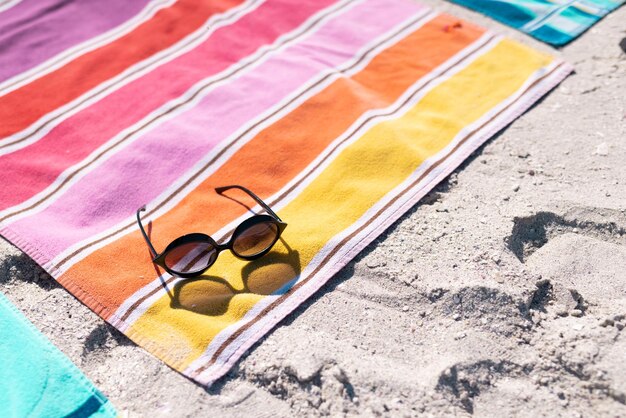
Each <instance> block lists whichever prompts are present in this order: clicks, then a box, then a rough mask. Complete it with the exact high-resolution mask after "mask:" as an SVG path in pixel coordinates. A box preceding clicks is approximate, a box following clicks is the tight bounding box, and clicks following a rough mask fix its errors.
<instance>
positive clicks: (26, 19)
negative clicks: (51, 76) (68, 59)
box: [0, 0, 148, 82]
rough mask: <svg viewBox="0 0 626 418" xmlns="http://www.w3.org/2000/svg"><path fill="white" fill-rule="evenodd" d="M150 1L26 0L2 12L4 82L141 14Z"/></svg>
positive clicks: (0, 32)
mask: <svg viewBox="0 0 626 418" xmlns="http://www.w3.org/2000/svg"><path fill="white" fill-rule="evenodd" d="M147 3H148V0H106V1H103V0H81V1H63V0H23V1H21V2H20V3H18V4H16V5H15V6H13V7H11V8H10V9H8V10H6V11H4V12H2V13H0V82H2V81H5V80H7V79H9V78H11V77H13V76H15V75H18V74H20V73H22V72H24V71H27V70H29V69H31V68H33V67H36V66H37V65H39V64H41V63H42V62H44V61H46V60H48V59H50V58H52V57H53V56H55V55H57V54H59V53H61V52H63V51H65V50H66V49H68V48H70V47H72V46H74V45H77V44H79V43H81V42H84V41H86V40H88V39H91V38H93V37H95V36H98V35H100V34H102V33H104V32H106V31H108V30H111V29H113V28H115V27H116V26H119V25H121V24H123V23H124V22H126V21H127V20H129V19H131V18H132V17H133V16H135V15H137V14H138V13H139V12H140V11H141V10H142V9H143V8H144V7H145V6H146V4H147Z"/></svg>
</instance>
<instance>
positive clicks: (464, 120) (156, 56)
mask: <svg viewBox="0 0 626 418" xmlns="http://www.w3.org/2000/svg"><path fill="white" fill-rule="evenodd" d="M183 5H186V6H185V7H183ZM14 7H20V5H19V3H18V4H17V5H16V6H14ZM174 10H176V11H175V12H174ZM164 22H168V23H167V24H166V23H164ZM166 27H167V28H169V30H166V29H165V28H166ZM146 28H147V29H146ZM175 34H176V35H175ZM570 71H571V68H570V66H569V65H567V64H565V63H564V62H562V61H560V60H558V59H555V58H553V57H551V56H549V55H545V54H543V53H539V52H537V51H535V50H533V49H530V48H528V47H525V46H523V45H520V44H518V43H516V42H514V41H511V40H509V39H505V38H502V37H500V36H498V35H496V34H493V33H491V32H489V31H486V30H485V29H483V28H480V27H478V26H475V25H473V24H471V23H468V22H464V21H461V20H459V19H457V18H455V17H453V16H449V15H445V14H437V13H433V12H431V11H430V10H429V9H428V8H426V7H424V6H421V5H419V4H417V3H414V2H413V1H409V0H359V1H337V0H301V1H299V2H293V1H291V0H264V1H261V0H254V1H253V0H251V1H246V2H237V1H229V2H227V1H225V0H221V1H206V0H205V1H198V0H194V1H193V2H191V3H188V2H186V1H184V0H180V1H178V2H176V3H174V4H172V5H171V6H169V7H167V8H164V9H162V10H161V11H159V12H158V13H156V14H155V15H154V17H153V18H152V19H149V20H147V21H146V22H144V23H143V24H142V25H140V26H138V27H137V28H135V29H134V30H133V31H131V32H129V33H128V34H127V35H125V37H121V38H117V39H115V40H112V41H111V42H110V43H108V44H106V45H103V46H101V47H99V48H97V49H95V50H93V51H91V52H90V53H87V54H84V55H80V56H77V57H76V58H75V59H73V60H72V61H70V62H68V63H67V64H65V65H63V66H62V67H60V68H58V69H55V70H53V71H49V72H46V71H45V72H44V73H42V74H40V75H39V76H38V77H37V78H36V79H33V80H32V81H30V82H29V83H28V84H25V85H24V86H22V87H20V88H18V89H14V90H12V91H10V92H9V93H6V94H4V95H3V96H1V97H0V120H2V121H3V124H2V125H1V126H0V131H1V135H2V136H1V137H3V138H4V139H3V140H0V167H1V169H2V175H3V178H4V186H3V187H2V188H0V233H2V235H4V236H5V237H6V238H7V239H9V240H11V241H12V242H13V243H14V244H15V245H17V246H18V247H20V248H21V249H22V250H24V251H25V252H26V253H28V254H29V255H30V256H31V257H32V258H34V259H35V260H36V261H37V262H38V263H40V264H41V265H42V266H43V267H44V268H45V269H46V270H47V271H48V272H49V273H50V274H52V275H53V276H54V277H55V278H56V279H57V280H58V281H59V282H60V283H61V284H62V285H63V286H65V287H66V288H67V289H68V290H69V291H70V292H72V293H73V294H74V295H76V297H78V298H79V299H80V300H81V301H82V302H83V303H85V304H86V305H88V306H89V307H90V308H91V309H93V310H94V311H95V312H97V313H98V314H99V315H101V316H102V317H103V318H104V319H106V320H107V321H109V322H110V323H111V324H113V325H114V326H116V327H117V328H118V329H120V330H121V331H122V332H124V333H125V334H126V335H128V336H129V337H130V338H131V339H133V340H134V341H136V342H137V343H138V344H140V345H142V346H143V347H145V348H146V349H147V350H149V351H150V352H152V353H153V354H154V355H156V356H158V357H159V358H161V359H163V360H164V361H165V362H167V363H168V364H169V365H170V366H171V367H173V368H175V369H176V370H179V371H181V372H182V373H184V374H185V375H187V376H189V377H191V378H192V379H195V380H196V381H198V382H201V383H204V384H211V383H212V382H214V381H215V380H216V379H217V378H219V377H220V376H222V375H224V374H225V373H226V372H227V371H228V369H229V368H230V367H231V366H232V365H233V363H234V362H235V361H237V359H238V358H240V357H241V356H242V354H243V353H244V352H245V351H246V350H247V349H248V348H250V347H251V346H252V345H253V344H254V343H255V342H256V341H258V340H259V339H260V338H261V337H262V336H263V335H264V334H266V333H267V332H268V331H269V330H270V329H271V328H272V327H274V326H275V325H276V324H277V323H278V322H279V321H280V320H281V319H282V318H284V317H285V316H286V315H288V314H289V313H290V312H291V311H292V310H294V309H295V308H296V307H297V306H298V305H299V304H301V303H302V302H303V301H304V300H305V299H306V298H308V297H309V296H311V295H312V294H313V293H315V291H316V290H317V289H319V288H320V287H321V286H322V285H323V284H324V283H325V282H326V281H328V280H329V279H330V278H331V277H332V276H333V274H335V273H336V272H337V271H338V270H339V269H341V268H342V267H343V266H345V265H346V263H348V262H349V261H350V260H351V259H352V258H353V257H354V256H355V255H356V254H358V253H359V251H361V250H362V249H363V248H364V247H365V246H366V245H368V244H369V243H370V242H372V240H373V239H374V238H376V236H378V235H379V234H380V233H382V231H384V230H385V228H387V227H388V226H389V225H391V223H392V222H394V221H395V220H397V219H398V218H399V217H400V216H401V215H402V214H403V213H404V212H405V211H407V210H408V209H409V208H410V207H412V206H413V205H415V204H416V203H417V202H418V201H419V200H420V199H421V198H422V197H423V196H424V195H425V194H426V193H428V191H429V190H431V189H432V188H433V187H434V186H435V185H436V184H437V183H438V182H440V181H441V180H442V179H444V178H445V177H446V176H447V175H449V174H450V173H451V172H452V171H453V170H454V169H455V168H456V167H457V166H458V165H459V164H460V163H461V162H462V161H463V160H464V159H465V158H466V157H467V156H468V155H470V154H471V153H472V152H473V151H474V150H476V149H477V148H478V147H479V146H480V145H481V144H483V143H484V142H485V141H486V140H487V139H488V138H490V137H491V136H492V135H494V134H495V133H496V132H498V130H500V129H502V128H503V127H505V126H506V125H507V124H509V123H510V122H511V121H513V120H514V119H515V118H517V117H518V116H519V115H521V114H522V113H523V112H524V111H525V110H526V109H528V108H529V107H530V106H531V105H532V104H533V103H535V102H536V101H537V100H538V99H539V98H540V97H542V96H543V95H544V94H545V93H546V92H548V91H549V90H550V89H552V88H553V87H554V86H555V85H556V84H558V83H559V82H560V81H561V80H562V79H563V78H564V77H566V76H567V74H569V72H570ZM0 88H1V86H0ZM230 184H241V185H243V186H246V187H248V188H250V189H251V190H253V191H254V192H255V193H257V194H258V195H259V196H260V197H261V198H263V199H265V200H266V201H267V202H268V203H269V204H270V205H272V206H273V208H274V209H275V210H276V211H277V212H278V214H279V216H280V217H281V218H282V219H283V220H285V221H286V222H287V223H288V224H289V226H288V227H287V229H286V230H285V233H284V234H283V238H284V240H283V241H281V242H278V243H277V245H276V246H275V247H274V250H273V251H272V252H271V253H270V254H268V255H267V256H265V257H263V258H261V259H259V260H257V261H254V262H244V261H241V260H239V259H236V258H235V257H234V256H233V255H232V254H231V253H229V252H223V253H221V254H220V256H219V259H218V260H217V262H216V264H215V265H214V266H212V267H211V269H209V270H208V271H207V273H206V276H204V277H202V278H200V279H194V280H181V279H178V278H175V277H171V276H170V275H168V274H166V273H164V272H162V271H160V270H157V269H155V267H154V265H153V264H152V262H151V259H150V255H149V253H148V248H147V246H146V243H145V242H144V240H143V238H142V236H141V234H140V232H139V229H138V226H137V223H136V220H135V211H136V210H137V208H139V207H140V206H142V205H143V204H146V205H147V211H146V212H144V213H143V217H144V219H145V222H146V223H150V222H151V225H149V227H148V229H149V234H150V235H151V237H152V240H153V241H154V243H155V246H156V247H157V249H158V250H159V251H162V250H163V249H164V248H165V247H166V245H167V244H168V243H169V242H171V241H172V240H173V239H175V238H177V237H178V236H180V235H183V234H185V233H190V232H203V233H206V234H209V235H211V236H213V237H215V238H216V239H218V238H219V239H221V238H222V237H228V236H229V233H230V231H231V230H232V229H233V227H234V226H236V225H238V224H239V223H240V222H241V221H242V220H243V219H245V218H247V217H248V216H249V211H248V210H247V208H246V207H245V205H251V210H253V211H257V210H258V209H259V208H258V207H256V206H254V202H252V201H251V199H249V198H248V197H247V196H246V195H244V194H243V193H241V192H237V191H236V190H231V191H229V192H227V195H228V197H230V199H229V198H226V197H224V196H220V195H218V194H217V193H216V192H215V190H214V188H215V187H219V186H225V185H230Z"/></svg>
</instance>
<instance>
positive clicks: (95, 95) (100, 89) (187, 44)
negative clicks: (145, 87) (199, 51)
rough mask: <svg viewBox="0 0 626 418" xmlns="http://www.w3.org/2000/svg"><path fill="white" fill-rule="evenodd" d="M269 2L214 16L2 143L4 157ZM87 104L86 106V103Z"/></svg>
mask: <svg viewBox="0 0 626 418" xmlns="http://www.w3.org/2000/svg"><path fill="white" fill-rule="evenodd" d="M263 1H265V0H247V1H246V2H244V3H242V4H240V5H239V6H237V7H234V8H232V9H229V10H228V11H226V12H225V13H222V14H216V15H213V16H211V17H210V18H209V19H208V20H207V21H206V22H205V23H204V25H202V27H201V28H200V29H198V30H197V31H196V32H193V33H192V34H190V35H188V36H187V37H185V38H184V39H182V40H180V41H179V42H177V43H176V44H174V45H172V46H170V47H169V48H167V49H163V50H161V51H159V52H157V53H156V54H154V55H152V56H151V57H149V58H147V59H145V60H143V61H140V62H138V63H136V64H135V65H133V66H131V67H128V68H127V69H126V70H124V71H123V72H121V73H120V74H118V75H117V76H115V77H112V78H110V79H108V80H106V81H104V82H103V83H101V84H100V85H98V86H97V87H94V88H93V89H91V90H89V91H87V92H85V93H84V94H83V95H81V96H80V97H78V98H76V99H74V100H72V101H71V102H69V103H67V104H65V105H63V106H61V107H58V108H56V109H55V110H54V111H52V112H50V113H47V114H46V115H44V116H43V117H42V118H41V119H39V120H37V121H36V122H34V123H33V124H32V125H30V126H29V127H28V128H26V129H24V130H22V131H20V132H18V133H15V134H13V135H10V136H8V137H5V138H4V139H3V140H2V142H0V147H2V148H0V156H2V155H5V154H9V153H11V152H15V151H17V150H18V149H21V148H24V147H26V146H28V145H31V144H33V143H35V142H37V141H38V140H40V139H41V138H43V137H44V136H46V135H47V134H48V133H49V132H50V131H51V130H52V129H53V128H54V127H56V126H58V125H59V124H60V123H62V122H63V121H64V120H66V119H68V118H70V117H71V116H73V115H75V114H77V113H78V112H80V111H81V110H83V109H85V108H87V107H89V106H91V105H92V104H94V103H95V102H97V101H99V100H100V99H102V98H103V97H105V96H107V95H109V94H110V93H112V92H113V91H115V90H118V89H120V88H121V87H123V86H125V85H127V84H129V83H131V82H133V81H134V80H136V79H138V78H141V77H143V76H144V75H146V74H147V73H149V72H151V71H153V70H154V69H155V68H157V67H159V66H161V65H163V64H165V63H167V62H169V61H172V60H174V59H175V58H177V57H179V56H181V55H183V54H185V53H187V52H189V51H191V50H193V49H195V48H196V47H197V46H198V45H200V44H202V43H203V42H204V41H206V40H207V39H208V38H209V36H210V35H211V34H212V33H213V32H215V31H216V30H217V29H219V28H221V27H224V26H228V25H230V24H232V23H234V22H236V21H237V20H238V19H240V18H241V17H243V16H245V15H246V14H248V13H251V12H252V11H254V10H256V9H257V8H258V7H259V6H260V5H261V4H262V3H263ZM83 101H84V103H83Z"/></svg>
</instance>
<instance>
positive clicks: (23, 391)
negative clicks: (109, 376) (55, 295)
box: [0, 293, 117, 418]
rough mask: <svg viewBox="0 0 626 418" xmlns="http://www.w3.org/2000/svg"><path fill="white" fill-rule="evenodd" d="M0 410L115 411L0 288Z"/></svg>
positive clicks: (19, 413)
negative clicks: (0, 360)
mask: <svg viewBox="0 0 626 418" xmlns="http://www.w3.org/2000/svg"><path fill="white" fill-rule="evenodd" d="M0 358H2V368H1V369H0V381H1V382H2V384H1V385H0V415H1V416H3V417H16V418H17V417H98V418H107V417H115V416H117V414H116V412H115V410H114V409H113V407H112V406H111V404H110V403H109V401H108V400H107V399H106V398H105V397H104V395H102V393H100V391H98V389H96V388H95V386H94V385H93V384H92V383H91V382H90V381H89V380H88V379H87V378H86V377H85V375H83V374H82V373H81V372H80V370H78V368H77V367H76V366H74V364H72V362H71V361H70V360H69V359H68V358H67V357H65V355H63V353H61V352H60V351H59V350H58V349H57V348H56V347H55V346H53V345H52V344H51V343H50V341H48V340H47V339H46V338H45V337H44V336H43V335H41V333H40V332H39V331H37V329H36V328H35V327H34V326H33V324H31V323H30V322H29V321H28V319H26V318H25V317H24V315H22V313H21V312H19V311H18V310H17V308H16V307H15V306H13V305H12V304H11V302H9V301H8V300H7V298H6V297H5V296H4V295H3V294H2V293H0Z"/></svg>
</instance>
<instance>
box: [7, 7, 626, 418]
mask: <svg viewBox="0 0 626 418" xmlns="http://www.w3.org/2000/svg"><path fill="white" fill-rule="evenodd" d="M428 3H430V4H431V5H434V6H435V7H437V8H438V9H439V10H442V9H443V10H446V11H450V12H452V13H454V14H456V15H458V16H461V17H464V18H467V19H469V20H472V21H474V22H477V23H480V24H482V25H483V26H487V27H490V28H494V29H497V30H499V31H501V32H504V33H506V34H508V35H510V36H512V37H514V38H516V39H519V40H522V41H523V42H524V43H526V44H530V45H533V46H535V47H537V48H539V49H541V50H544V51H553V53H556V54H559V55H561V56H563V57H564V58H565V59H566V60H568V61H569V62H570V63H572V64H573V65H574V66H575V68H576V73H575V74H573V75H572V76H570V77H569V78H568V79H567V80H565V82H564V83H562V84H561V86H560V87H558V88H557V89H556V90H555V91H553V92H552V93H551V94H549V95H548V96H547V98H546V99H545V100H543V101H541V102H540V103H539V104H538V105H536V106H535V107H534V108H532V109H531V110H530V111H529V112H527V113H526V114H525V115H524V116H522V117H521V118H520V119H519V120H517V121H516V122H515V123H513V124H512V125H511V126H510V127H509V128H508V129H506V130H505V131H504V132H503V133H501V134H500V135H498V136H497V137H495V138H493V139H492V140H491V141H489V142H488V143H487V144H486V145H485V146H484V147H482V148H481V149H480V150H479V151H478V152H477V153H475V154H474V155H473V156H472V157H471V158H470V159H469V160H468V161H467V162H466V163H465V164H464V165H463V166H462V167H460V168H459V169H458V170H457V171H456V172H455V174H453V175H452V176H451V177H450V178H449V179H448V180H447V181H445V182H444V183H443V184H441V185H440V186H439V187H438V188H437V189H436V190H434V191H433V192H432V193H431V194H430V195H429V196H428V197H427V198H426V199H425V200H424V202H422V203H420V204H419V205H417V206H416V207H415V208H414V209H413V210H411V211H410V212H409V213H407V214H406V216H404V217H403V218H402V220H401V221H399V222H397V223H396V224H395V225H394V226H393V227H391V228H390V229H389V230H388V231H387V232H386V233H385V234H383V236H382V237H380V239H378V240H377V241H376V243H374V244H373V245H371V246H369V247H368V249H367V250H366V251H364V253H363V254H362V255H361V256H360V257H358V259H357V260H355V261H353V262H352V263H350V264H349V265H348V266H347V267H346V268H344V269H343V271H342V272H341V273H340V274H339V275H338V276H336V277H335V278H334V279H333V280H331V281H330V282H329V283H328V284H327V285H326V286H325V287H324V288H323V289H322V290H321V291H320V292H319V293H318V294H317V295H316V296H315V297H314V298H313V299H311V300H309V301H308V302H307V303H305V304H304V306H302V307H301V308H299V309H298V310H297V311H296V312H295V313H294V314H293V315H291V316H290V317H289V318H288V319H287V320H286V321H283V322H282V323H281V325H280V326H279V327H278V328H277V329H275V330H274V331H273V332H272V333H270V334H269V336H267V337H266V338H265V339H263V340H262V342H261V343H260V344H257V345H256V346H255V348H254V349H253V350H252V351H251V352H250V353H249V354H248V355H247V356H245V357H244V358H243V360H241V361H240V362H239V363H238V365H237V366H236V367H235V368H234V369H233V370H232V372H231V373H229V375H228V376H227V377H226V378H225V379H223V380H222V381H220V382H219V384H217V385H216V386H215V387H213V388H212V389H210V390H205V389H204V388H202V387H200V386H198V385H196V384H195V383H193V382H192V381H190V380H188V379H187V378H185V377H183V376H182V375H180V374H178V373H177V372H175V371H173V370H171V369H170V368H168V367H167V366H166V365H164V364H163V363H161V362H160V361H159V360H157V359H155V358H153V357H152V356H151V355H149V354H148V353H147V352H146V351H144V350H143V349H142V348H140V347H138V346H136V345H135V344H134V343H132V342H130V341H129V340H128V339H127V338H126V337H124V336H123V335H121V334H120V333H119V332H117V331H116V330H115V329H113V328H112V327H111V326H109V325H107V324H105V323H104V321H102V320H101V319H100V318H99V317H97V316H96V315H95V314H94V313H92V312H91V311H90V310H89V309H87V308H86V307H85V306H83V305H82V304H81V303H80V302H78V301H77V300H76V299H75V298H74V297H73V296H72V295H71V294H69V293H68V292H67V291H65V290H64V289H63V288H61V287H60V286H59V285H57V284H56V282H54V281H53V280H52V279H51V278H50V277H49V276H47V275H46V274H45V273H42V272H41V270H40V269H39V268H38V267H37V266H36V264H35V263H34V262H32V261H31V260H30V259H29V258H28V257H27V256H25V255H23V254H22V253H21V252H20V251H19V250H17V249H16V248H14V247H12V246H11V245H10V244H8V243H6V242H4V241H1V240H0V290H1V291H2V292H4V293H5V294H7V296H8V297H9V299H11V301H13V303H15V304H16V305H17V306H18V307H19V308H20V309H21V310H22V311H23V312H24V313H25V314H26V316H27V317H28V318H29V319H30V320H31V321H33V322H34V324H35V325H36V326H37V327H38V328H39V329H40V330H41V331H42V332H43V333H44V334H45V335H46V336H47V337H48V338H50V340H52V342H53V343H54V344H56V345H57V346H58V347H59V348H60V349H61V350H62V351H63V352H64V353H65V354H67V355H68V356H69V358H70V359H71V360H72V361H73V362H74V363H76V364H77V365H78V366H79V367H80V368H81V369H82V370H83V371H84V372H85V374H86V375H87V376H88V377H89V378H90V379H92V380H93V381H94V382H95V383H96V385H97V386H98V387H99V388H100V389H101V390H102V391H103V392H104V393H105V394H106V395H107V396H108V397H109V398H110V400H111V401H112V402H113V404H114V405H115V406H116V407H117V408H118V410H119V411H120V412H121V413H122V415H123V416H124V414H126V415H127V416H131V417H135V416H138V417H139V416H145V417H155V416H156V417H158V416H213V417H230V416H233V417H235V416H266V417H270V416H272V417H274V416H279V417H282V416H294V415H297V416H319V415H332V416H342V415H344V414H345V415H348V416H357V415H358V416H381V415H382V416H418V415H419V416H422V415H423V416H430V415H432V416H444V415H451V414H454V415H458V416H466V415H469V414H474V415H475V416H512V415H516V416H529V417H531V416H532V417H538V416H564V417H576V416H581V417H582V416H626V330H623V328H624V327H625V326H626V319H625V318H626V164H625V162H626V147H625V146H624V140H625V139H626V54H624V53H623V52H622V51H621V49H620V47H619V43H620V41H621V40H622V39H623V38H625V37H626V7H622V8H621V9H620V10H618V11H616V12H614V13H613V14H611V15H610V16H609V17H607V18H605V19H604V20H603V21H601V22H600V23H599V24H598V25H596V26H595V27H594V28H592V29H591V30H590V31H588V32H587V33H586V34H584V35H583V36H582V37H581V38H580V39H579V40H577V41H575V42H573V43H572V44H570V45H569V46H567V47H565V48H563V49H562V50H560V51H555V50H553V49H551V48H549V47H547V46H546V45H543V44H541V43H539V42H536V41H533V40H532V39H531V38H529V37H526V36H524V35H522V34H520V33H518V32H516V31H514V30H512V29H509V28H506V27H504V26H502V25H500V24H498V23H496V22H494V21H492V20H490V19H488V18H485V17H483V16H480V15H478V14H476V13H472V12H470V11H467V10H465V9H462V8H460V7H457V6H454V5H450V4H447V3H442V2H435V1H430V2H428Z"/></svg>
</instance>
